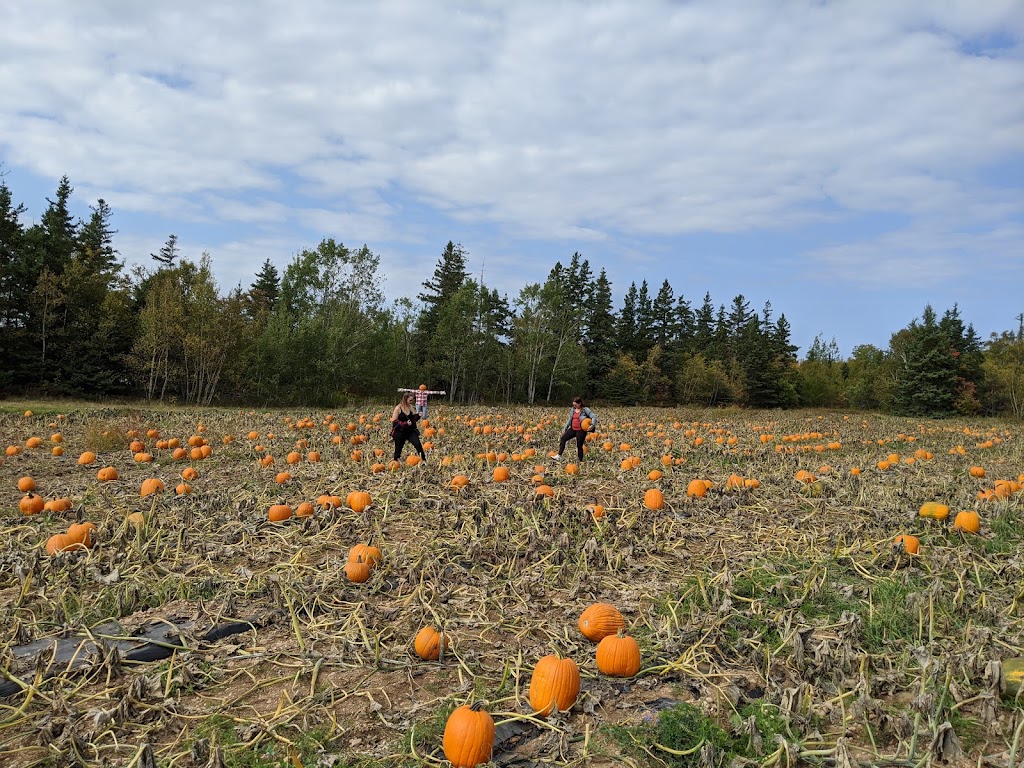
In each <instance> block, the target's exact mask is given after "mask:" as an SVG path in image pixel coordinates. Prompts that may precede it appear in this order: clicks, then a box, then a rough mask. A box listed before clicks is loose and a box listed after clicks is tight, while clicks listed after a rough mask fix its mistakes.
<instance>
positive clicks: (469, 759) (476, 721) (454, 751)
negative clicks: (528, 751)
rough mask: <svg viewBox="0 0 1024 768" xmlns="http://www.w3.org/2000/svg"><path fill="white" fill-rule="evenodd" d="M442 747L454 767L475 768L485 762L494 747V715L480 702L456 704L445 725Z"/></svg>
mask: <svg viewBox="0 0 1024 768" xmlns="http://www.w3.org/2000/svg"><path fill="white" fill-rule="evenodd" d="M441 747H442V749H443V750H444V756H445V757H446V758H448V760H449V761H450V762H451V764H452V765H453V766H455V768H476V766H478V765H480V763H486V762H487V761H488V760H490V759H491V752H493V750H494V718H492V717H491V715H490V713H488V712H487V711H486V710H484V709H482V705H481V704H480V702H477V703H475V704H473V705H472V706H470V705H468V704H463V705H462V706H461V707H457V708H456V709H455V711H453V712H452V713H451V714H450V715H449V716H448V721H447V722H446V723H445V725H444V736H443V737H442V739H441Z"/></svg>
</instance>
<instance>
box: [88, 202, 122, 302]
mask: <svg viewBox="0 0 1024 768" xmlns="http://www.w3.org/2000/svg"><path fill="white" fill-rule="evenodd" d="M90 210H91V211H92V215H91V216H90V217H89V221H87V222H85V223H83V224H82V225H81V227H80V228H79V231H78V246H77V251H78V253H77V255H78V258H79V259H80V260H81V261H82V263H83V264H84V266H85V269H86V272H88V273H89V274H96V275H103V276H105V277H106V278H107V280H108V284H109V283H110V282H112V281H113V280H114V278H115V277H116V276H117V273H118V272H120V271H121V263H120V262H119V261H118V260H117V251H116V250H115V249H114V246H113V242H114V235H116V234H117V230H116V229H111V227H110V219H111V217H112V216H113V212H112V211H111V210H110V206H109V205H107V202H106V201H105V200H104V199H103V198H100V199H99V200H97V201H96V205H95V206H90Z"/></svg>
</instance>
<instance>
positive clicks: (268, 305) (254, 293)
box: [248, 259, 281, 317]
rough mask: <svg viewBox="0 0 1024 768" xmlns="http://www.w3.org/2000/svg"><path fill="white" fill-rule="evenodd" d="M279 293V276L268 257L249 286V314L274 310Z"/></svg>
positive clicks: (258, 314) (262, 314)
mask: <svg viewBox="0 0 1024 768" xmlns="http://www.w3.org/2000/svg"><path fill="white" fill-rule="evenodd" d="M280 295H281V278H280V276H279V275H278V271H277V267H275V266H274V265H273V264H272V263H271V261H270V259H265V260H264V261H263V266H262V267H261V268H260V271H259V272H257V273H256V280H255V281H253V283H252V285H250V286H249V293H248V301H249V304H250V306H251V307H252V309H251V315H252V316H254V317H259V316H266V315H267V314H269V313H270V312H273V311H274V307H276V306H277V299H278V297H279V296H280Z"/></svg>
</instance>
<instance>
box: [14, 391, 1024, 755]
mask: <svg viewBox="0 0 1024 768" xmlns="http://www.w3.org/2000/svg"><path fill="white" fill-rule="evenodd" d="M0 406H2V410H0V449H2V450H3V453H4V455H3V456H2V463H0V505H2V506H0V509H2V514H3V520H4V524H5V525H4V527H5V530H6V533H5V534H4V535H3V537H2V538H0V672H2V675H0V694H2V695H0V765H3V766H71V765H81V766H93V765H97V766H122V767H123V768H130V767H132V766H138V767H139V768H153V767H155V766H160V767H161V768H163V767H166V768H192V767H193V766H196V767H199V766H227V767H235V766H238V767H241V766H245V767H246V768H253V767H255V766H292V767H293V768H299V767H300V766H305V767H306V768H314V767H315V766H323V767H325V768H330V767H333V768H341V767H349V768H356V767H358V768H384V767H388V768H390V767H392V766H408V767H410V768H411V767H412V766H448V765H453V764H454V765H459V766H472V765H477V764H479V765H497V766H524V767H531V768H534V767H536V768H539V767H540V766H543V767H544V768H555V767H559V766H564V767H569V766H595V767H597V768H603V767H606V766H635V767H637V768H640V767H646V766H706V767H708V768H717V767H722V768H724V767H725V766H730V767H733V768H735V767H738V766H765V768H774V767H777V768H783V767H785V766H835V767H836V768H853V767H854V766H878V765H885V766H907V767H908V768H910V767H915V768H916V767H918V766H931V765H935V766H938V765H948V766H954V767H955V768H961V767H963V768H966V766H990V767H991V768H1007V767H1008V766H1010V767H1011V768H1017V767H1018V766H1024V694H1020V681H1021V676H1022V672H1024V661H1022V658H1021V657H1024V547H1022V540H1024V491H1022V487H1024V441H1022V439H1021V434H1020V432H1021V428H1020V425H1019V424H1018V423H1015V422H1009V421H997V420H992V419H983V418H976V419H963V418H961V419H951V420H928V421H918V420H914V419H906V418H898V417H893V416H880V415H877V414H869V413H855V412H826V411H820V412H819V411H814V412H811V411H771V412H768V411H744V410H700V409H653V408H613V407H606V408H601V407H598V408H595V410H596V412H597V413H598V415H599V422H598V424H597V430H596V431H595V432H593V433H591V434H589V435H588V440H587V443H586V449H587V454H586V457H585V459H584V461H583V462H582V463H580V462H577V461H576V459H575V444H574V443H570V445H569V447H568V448H567V449H566V452H565V456H564V457H563V460H562V461H556V460H554V459H553V458H552V457H551V456H550V453H551V452H552V450H553V449H554V448H557V445H558V438H559V435H560V432H561V428H562V425H563V423H564V419H565V415H566V411H565V410H564V409H562V408H541V407H533V408H527V407H522V406H511V407H508V408H504V407H484V406H477V407H468V406H467V407H461V406H449V405H445V404H433V403H432V405H431V411H430V414H429V419H428V421H427V422H421V424H420V430H421V434H422V438H423V442H424V446H425V448H426V453H427V459H426V461H423V462H414V461H411V460H408V457H409V456H411V455H412V454H413V451H412V449H411V447H407V448H406V455H405V456H403V457H402V460H401V461H400V462H392V461H391V458H392V457H391V453H392V450H393V444H392V443H391V442H390V440H389V438H388V430H389V422H388V419H389V415H390V411H391V407H392V405H391V404H378V405H365V406H364V407H361V408H351V409H347V410H338V411H334V412H326V411H309V410H301V409H289V410H285V409H280V410H276V409H275V410H265V409H261V410H258V411H252V410H248V409H246V410H238V409H215V408H210V409H203V410H186V409H172V408H165V407H159V408H157V407H153V408H148V407H146V406H121V405H118V406H97V405H87V404H84V403H75V402H49V403H48V402H32V403H28V402H24V403H21V402H6V403H2V404H0Z"/></svg>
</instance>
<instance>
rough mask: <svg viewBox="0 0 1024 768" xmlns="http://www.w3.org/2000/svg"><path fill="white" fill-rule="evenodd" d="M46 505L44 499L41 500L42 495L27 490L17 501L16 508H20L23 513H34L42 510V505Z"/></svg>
mask: <svg viewBox="0 0 1024 768" xmlns="http://www.w3.org/2000/svg"><path fill="white" fill-rule="evenodd" d="M45 506H46V501H44V500H43V497H42V496H37V495H36V494H34V493H32V491H29V492H28V493H27V494H26V495H25V496H23V497H22V499H21V501H19V502H18V509H20V510H21V512H22V514H24V515H36V514H39V513H40V512H42V511H43V507H45Z"/></svg>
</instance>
